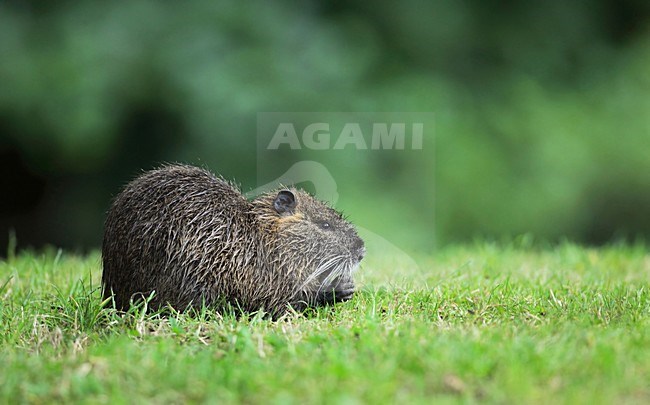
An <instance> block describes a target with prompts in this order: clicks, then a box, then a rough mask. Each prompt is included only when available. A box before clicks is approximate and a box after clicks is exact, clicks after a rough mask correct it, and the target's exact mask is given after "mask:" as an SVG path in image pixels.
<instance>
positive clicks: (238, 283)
mask: <svg viewBox="0 0 650 405" xmlns="http://www.w3.org/2000/svg"><path fill="white" fill-rule="evenodd" d="M283 190H288V191H290V194H291V195H292V196H293V197H295V208H293V209H291V210H290V211H289V212H278V211H277V209H276V208H275V207H274V202H275V201H276V198H278V192H279V191H274V192H271V193H267V194H264V195H262V196H260V197H259V198H257V199H255V200H252V201H248V200H246V198H244V196H243V195H242V194H241V192H240V191H239V189H238V188H237V187H235V186H234V185H233V184H231V183H229V182H228V181H226V180H224V179H222V178H220V177H217V176H215V175H213V174H212V173H210V172H209V171H207V170H204V169H200V168H196V167H192V166H184V165H169V166H164V167H161V168H159V169H156V170H153V171H150V172H146V173H144V174H142V175H141V176H140V177H138V178H136V179H135V180H133V181H132V182H131V183H129V184H128V185H127V186H126V187H125V189H124V190H123V191H122V192H121V193H120V194H119V195H118V196H117V197H116V198H115V200H114V202H113V204H112V206H111V208H110V210H109V212H108V216H107V219H106V224H105V229H104V241H103V245H102V262H103V276H102V288H103V295H104V297H105V298H112V301H113V302H114V303H115V306H116V308H118V309H120V310H126V309H128V307H129V305H130V303H131V302H132V300H134V299H138V298H141V297H143V296H144V297H148V296H149V295H150V294H151V293H152V292H154V295H153V298H152V300H151V301H150V302H149V307H150V308H160V307H161V306H164V305H167V304H169V305H170V306H172V307H174V308H175V309H177V310H185V309H187V308H190V307H196V306H200V305H203V304H204V303H205V304H206V305H208V306H211V305H213V306H214V305H221V304H223V303H229V304H231V305H233V306H234V307H236V308H240V309H242V310H244V311H255V310H260V309H263V310H265V311H266V312H268V313H270V314H272V315H273V316H277V315H281V314H283V313H284V312H286V311H287V309H288V308H289V307H293V308H295V309H297V310H301V309H304V308H305V307H307V306H312V305H322V304H327V303H334V302H338V301H344V300H347V299H349V298H351V297H352V294H353V292H354V283H353V280H352V271H353V269H354V268H355V267H356V266H357V265H358V263H359V261H360V260H361V259H362V257H363V254H364V246H363V241H362V240H361V239H360V238H359V237H358V235H357V233H356V231H355V229H354V227H353V226H352V225H351V224H350V223H349V222H347V221H346V220H345V219H343V218H342V216H341V215H340V214H339V213H338V212H336V211H335V210H334V209H332V208H330V207H329V206H327V205H326V204H324V203H322V202H320V201H318V200H316V199H314V198H313V197H312V196H311V195H309V194H307V193H306V192H304V191H301V190H297V189H294V188H290V189H283ZM285 192H286V191H285ZM326 223H327V224H329V226H328V227H325V224H326Z"/></svg>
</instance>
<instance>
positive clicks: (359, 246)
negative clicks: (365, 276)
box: [353, 238, 366, 261]
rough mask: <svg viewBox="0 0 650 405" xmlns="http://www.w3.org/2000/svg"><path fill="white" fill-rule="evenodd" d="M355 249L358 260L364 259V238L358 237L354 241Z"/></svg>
mask: <svg viewBox="0 0 650 405" xmlns="http://www.w3.org/2000/svg"><path fill="white" fill-rule="evenodd" d="M353 249H354V250H353V252H354V254H355V255H356V257H357V260H358V261H361V260H363V258H364V256H365V255H366V247H365V245H364V243H363V240H361V238H357V239H356V240H355V241H354V245H353Z"/></svg>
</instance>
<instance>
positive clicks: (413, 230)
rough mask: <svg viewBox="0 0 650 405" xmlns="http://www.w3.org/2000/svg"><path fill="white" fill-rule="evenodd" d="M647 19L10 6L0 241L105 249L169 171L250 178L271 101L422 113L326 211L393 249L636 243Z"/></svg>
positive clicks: (454, 8) (558, 6)
mask: <svg viewBox="0 0 650 405" xmlns="http://www.w3.org/2000/svg"><path fill="white" fill-rule="evenodd" d="M649 23H650V3H649V2H647V1H644V0H624V1H614V0H609V1H573V2H566V1H559V0H554V1H548V2H536V1H518V2H513V1H507V2H500V3H498V4H497V3H491V2H482V1H469V2H468V1H465V2H458V1H438V2H434V1H424V0H406V1H401V2H393V1H383V0H380V1H372V2H369V1H359V0H356V1H355V0H350V1H345V2H344V1H301V2H299V1H281V2H262V1H251V2H237V1H190V2H171V1H158V2H156V1H139V0H131V1H113V2H92V1H85V2H76V1H59V2H52V1H47V0H42V1H2V2H0V195H1V198H0V246H6V245H7V241H8V237H9V236H8V235H9V233H10V230H11V229H13V230H15V232H16V235H17V238H18V242H19V244H20V246H36V247H38V246H41V245H43V244H46V243H51V244H54V245H57V246H62V247H66V248H72V249H75V248H77V249H87V248H93V247H97V246H99V244H100V242H101V232H102V222H103V220H104V213H105V211H106V209H107V208H108V205H109V203H110V199H111V198H112V196H113V195H115V193H117V192H118V191H119V188H120V187H121V186H122V185H123V184H124V183H126V182H127V181H128V180H129V179H130V178H132V177H133V176H134V175H136V174H137V173H138V172H139V171H140V170H141V169H148V168H151V167H154V166H156V165H158V164H159V163H160V162H164V161H183V162H188V163H194V164H198V165H205V166H208V167H209V168H211V169H212V170H213V171H217V172H219V173H221V174H223V175H224V176H225V177H227V178H231V179H233V178H234V179H237V181H238V182H239V183H240V184H241V185H242V188H243V189H244V190H250V189H253V188H255V187H257V186H259V185H260V184H258V183H259V179H258V176H257V174H258V173H257V167H256V164H257V157H256V156H257V150H256V148H257V145H256V119H257V118H256V117H257V113H258V112H263V111H316V112H318V111H375V112H382V111H383V112H387V113H389V112H392V111H423V112H433V113H434V114H435V117H436V118H435V140H434V142H432V140H431V139H427V140H426V142H425V145H424V148H423V150H422V151H411V152H401V153H398V152H390V151H384V152H377V153H360V154H354V153H347V154H345V156H347V158H346V159H343V160H342V161H339V162H337V164H336V168H337V169H338V170H339V172H337V173H338V174H336V181H337V184H338V192H339V195H340V199H339V201H338V204H337V205H338V206H339V207H340V208H342V209H344V210H345V211H346V213H347V214H349V215H350V217H351V218H352V219H353V220H354V222H355V223H357V224H359V226H362V227H364V228H366V229H369V230H371V231H372V232H375V233H377V234H379V235H381V236H382V237H384V238H386V239H387V240H389V241H391V242H393V243H395V244H397V245H398V246H400V247H402V248H403V249H405V250H409V251H410V250H428V249H432V248H433V247H434V246H435V245H436V244H438V245H440V244H444V243H448V242H452V241H463V240H468V239H471V238H473V237H476V236H487V237H502V236H508V235H517V234H521V233H527V232H530V233H532V234H534V235H536V236H537V237H540V238H543V239H548V240H557V239H563V238H568V239H572V240H576V241H580V242H583V243H590V244H599V243H605V242H608V241H611V240H613V239H618V238H623V237H637V236H641V237H646V238H647V237H648V236H649V235H650V24H649ZM283 153H288V154H289V155H290V156H289V157H290V158H291V159H293V160H299V159H301V158H302V156H301V154H304V153H306V151H304V150H302V151H301V150H299V151H289V152H286V151H285V152H283ZM277 170H278V174H281V173H282V171H283V170H286V168H284V167H278V168H277ZM1 250H2V248H0V251H1Z"/></svg>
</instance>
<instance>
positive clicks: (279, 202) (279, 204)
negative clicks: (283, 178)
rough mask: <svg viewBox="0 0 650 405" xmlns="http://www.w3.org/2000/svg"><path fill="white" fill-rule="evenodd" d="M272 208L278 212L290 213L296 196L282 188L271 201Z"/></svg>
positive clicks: (294, 206)
mask: <svg viewBox="0 0 650 405" xmlns="http://www.w3.org/2000/svg"><path fill="white" fill-rule="evenodd" d="M273 208H274V209H275V211H276V212H277V213H278V214H292V213H293V209H294V208H296V196H295V195H293V193H292V192H291V191H289V190H282V191H280V192H279V193H278V195H277V197H275V201H273Z"/></svg>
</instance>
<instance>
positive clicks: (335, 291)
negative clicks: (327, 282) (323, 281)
mask: <svg viewBox="0 0 650 405" xmlns="http://www.w3.org/2000/svg"><path fill="white" fill-rule="evenodd" d="M354 292H355V289H354V283H353V282H352V281H348V282H341V281H339V282H338V283H336V284H335V285H333V286H331V287H330V288H327V289H323V290H322V291H321V293H320V294H319V296H318V301H319V303H321V304H335V303H337V302H345V301H349V300H350V299H352V297H353V296H354Z"/></svg>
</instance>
